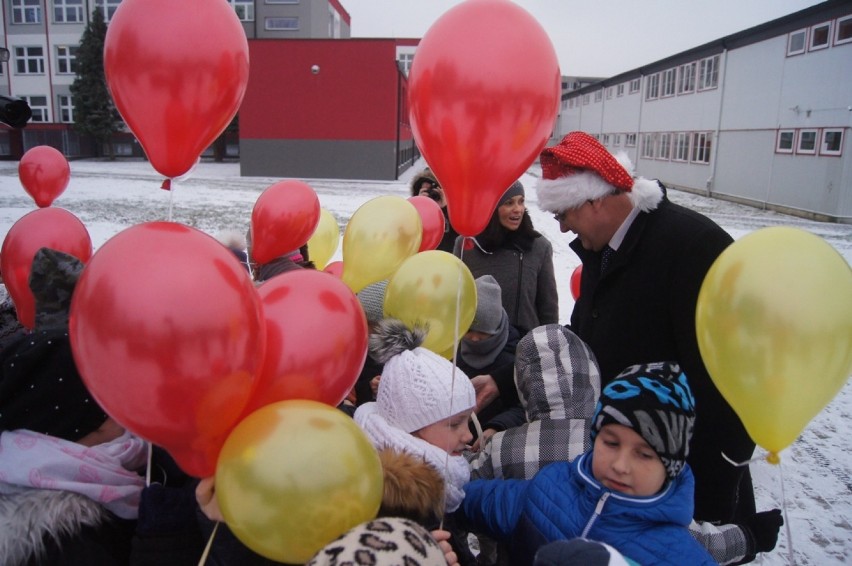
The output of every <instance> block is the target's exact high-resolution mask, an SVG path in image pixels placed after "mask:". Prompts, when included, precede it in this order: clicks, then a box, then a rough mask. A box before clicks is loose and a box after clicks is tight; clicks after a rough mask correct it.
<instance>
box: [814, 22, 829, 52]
mask: <svg viewBox="0 0 852 566" xmlns="http://www.w3.org/2000/svg"><path fill="white" fill-rule="evenodd" d="M830 41H831V22H825V23H824V24H817V25H815V26H813V27H812V28H811V42H810V43H809V44H808V51H816V50H817V49H825V48H826V47H828V44H829V42H830Z"/></svg>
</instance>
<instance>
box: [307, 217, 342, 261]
mask: <svg viewBox="0 0 852 566" xmlns="http://www.w3.org/2000/svg"><path fill="white" fill-rule="evenodd" d="M339 245H340V227H339V226H338V225H337V219H336V218H335V217H334V215H333V214H332V213H330V212H329V211H328V210H326V209H324V208H321V209H320V218H319V224H317V229H316V230H314V233H313V235H312V236H311V237H310V239H309V240H308V256H309V257H310V259H311V261H312V262H314V265H315V266H316V268H317V269H325V266H326V265H328V262H329V261H330V260H331V258H332V257H334V252H336V251H337V247H338V246H339Z"/></svg>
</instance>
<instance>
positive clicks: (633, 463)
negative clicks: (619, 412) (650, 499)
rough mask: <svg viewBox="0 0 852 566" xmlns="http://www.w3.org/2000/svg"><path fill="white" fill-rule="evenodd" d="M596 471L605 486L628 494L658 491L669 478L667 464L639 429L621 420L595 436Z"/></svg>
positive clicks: (594, 458) (594, 459)
mask: <svg viewBox="0 0 852 566" xmlns="http://www.w3.org/2000/svg"><path fill="white" fill-rule="evenodd" d="M592 473H593V474H594V476H595V479H596V480H598V481H599V482H601V483H602V484H603V485H604V486H605V487H607V488H609V489H611V490H613V491H620V492H622V493H626V494H628V495H637V496H643V497H646V496H649V495H654V494H655V493H657V492H658V491H660V489H662V487H663V484H665V482H666V468H665V466H663V461H662V460H660V457H659V456H658V455H657V453H656V452H655V451H654V449H653V448H651V446H650V445H649V444H648V443H647V442H645V439H643V438H642V437H641V436H640V435H639V434H638V433H637V432H636V431H634V430H633V429H632V428H630V427H626V426H623V425H620V424H614V423H613V424H607V425H604V426H603V427H601V430H600V432H598V435H597V437H596V438H595V450H594V452H593V454H592Z"/></svg>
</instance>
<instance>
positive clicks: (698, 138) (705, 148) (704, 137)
mask: <svg viewBox="0 0 852 566" xmlns="http://www.w3.org/2000/svg"><path fill="white" fill-rule="evenodd" d="M710 148H711V142H710V134H708V133H707V132H695V133H694V134H692V162H693V163H710Z"/></svg>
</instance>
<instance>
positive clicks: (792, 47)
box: [787, 16, 852, 56]
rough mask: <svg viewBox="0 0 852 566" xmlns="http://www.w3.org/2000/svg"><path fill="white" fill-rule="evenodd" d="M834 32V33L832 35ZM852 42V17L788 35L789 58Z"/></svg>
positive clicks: (844, 17)
mask: <svg viewBox="0 0 852 566" xmlns="http://www.w3.org/2000/svg"><path fill="white" fill-rule="evenodd" d="M832 32H833V33H832ZM849 42H852V16H843V17H842V18H837V19H836V20H832V21H828V22H822V23H820V24H816V25H813V26H811V27H809V28H802V29H799V30H796V31H793V32H790V34H789V35H787V56H791V55H801V54H802V53H804V52H805V51H818V50H820V49H826V48H827V47H829V46H831V45H842V44H844V43H849Z"/></svg>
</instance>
